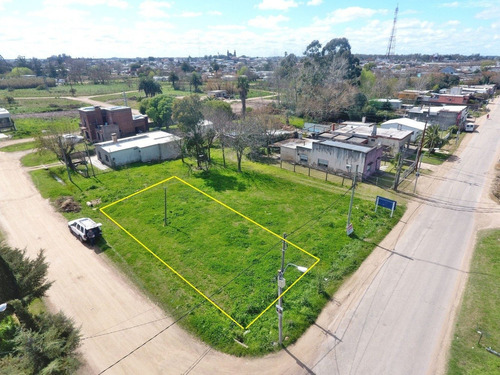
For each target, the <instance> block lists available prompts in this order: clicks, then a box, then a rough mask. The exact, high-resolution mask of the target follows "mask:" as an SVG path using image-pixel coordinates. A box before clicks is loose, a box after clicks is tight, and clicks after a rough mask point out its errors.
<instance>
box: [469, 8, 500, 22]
mask: <svg viewBox="0 0 500 375" xmlns="http://www.w3.org/2000/svg"><path fill="white" fill-rule="evenodd" d="M475 17H476V18H478V19H481V20H491V19H495V18H500V8H499V7H491V8H489V9H485V10H483V11H482V12H479V13H477V14H476V16H475Z"/></svg>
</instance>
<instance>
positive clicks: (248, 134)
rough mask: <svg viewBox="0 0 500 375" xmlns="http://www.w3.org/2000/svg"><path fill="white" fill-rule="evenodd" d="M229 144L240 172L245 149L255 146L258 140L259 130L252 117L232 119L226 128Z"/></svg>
mask: <svg viewBox="0 0 500 375" xmlns="http://www.w3.org/2000/svg"><path fill="white" fill-rule="evenodd" d="M228 134H229V136H228V139H229V145H230V146H231V148H232V149H233V150H234V152H236V159H237V162H238V172H241V160H242V159H243V155H244V153H245V150H246V149H247V148H248V147H250V146H254V147H255V146H256V142H258V140H259V135H261V134H259V131H258V128H257V127H256V126H255V121H254V119H253V118H251V117H249V118H247V119H242V120H239V121H233V122H232V123H231V125H230V126H229V129H228Z"/></svg>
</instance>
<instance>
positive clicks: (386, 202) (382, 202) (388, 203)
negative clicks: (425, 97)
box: [375, 195, 397, 217]
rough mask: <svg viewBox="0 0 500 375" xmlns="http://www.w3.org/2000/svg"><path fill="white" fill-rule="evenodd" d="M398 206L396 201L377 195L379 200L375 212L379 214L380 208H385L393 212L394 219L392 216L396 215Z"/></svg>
mask: <svg viewBox="0 0 500 375" xmlns="http://www.w3.org/2000/svg"><path fill="white" fill-rule="evenodd" d="M396 205H397V202H396V201H393V200H392V199H389V198H384V197H381V196H380V195H377V199H376V200H375V212H377V208H378V206H380V207H385V208H388V209H390V210H391V217H392V215H393V214H394V210H395V209H396Z"/></svg>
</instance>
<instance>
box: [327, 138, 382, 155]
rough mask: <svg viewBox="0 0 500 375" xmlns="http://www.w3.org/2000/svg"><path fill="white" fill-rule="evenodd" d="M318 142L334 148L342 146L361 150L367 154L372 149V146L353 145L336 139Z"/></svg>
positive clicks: (345, 148)
mask: <svg viewBox="0 0 500 375" xmlns="http://www.w3.org/2000/svg"><path fill="white" fill-rule="evenodd" d="M319 144H322V145H326V146H331V147H335V148H343V149H344V150H352V151H358V152H362V153H363V154H367V153H368V152H370V151H371V150H372V149H374V147H368V146H360V145H353V144H350V143H344V142H337V141H323V142H319Z"/></svg>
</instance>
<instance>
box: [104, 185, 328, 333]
mask: <svg viewBox="0 0 500 375" xmlns="http://www.w3.org/2000/svg"><path fill="white" fill-rule="evenodd" d="M172 179H175V180H177V181H179V182H182V183H183V184H184V185H186V186H189V187H190V188H192V189H194V190H196V191H197V192H199V193H201V194H203V195H204V196H206V197H207V198H210V199H211V200H213V201H214V202H217V203H218V204H220V205H221V206H223V207H225V208H227V209H228V210H230V211H232V212H234V213H235V214H237V215H239V216H241V217H242V218H244V219H245V220H248V221H249V222H251V223H252V224H255V225H257V226H258V227H259V228H261V229H264V230H265V231H266V232H268V233H270V234H272V235H273V236H275V237H277V238H279V239H280V240H282V241H285V242H286V243H287V244H289V245H291V246H293V247H295V248H296V249H299V250H300V251H302V252H303V253H305V254H307V255H309V256H310V257H311V258H313V259H314V260H315V262H314V263H313V265H312V266H311V267H309V268H308V269H307V271H306V272H304V273H303V274H302V275H300V276H299V278H298V279H297V280H295V281H294V282H293V283H292V284H291V285H290V286H289V287H288V288H286V289H285V291H283V292H282V293H281V294H280V295H279V296H278V297H276V299H275V300H274V301H272V302H271V303H270V304H269V306H267V307H266V308H265V309H264V310H263V311H262V312H261V313H260V314H259V315H258V316H257V317H256V318H254V319H253V320H252V321H251V322H250V323H249V324H248V325H247V326H246V327H244V326H242V325H241V324H240V323H238V322H237V321H236V320H235V319H234V318H233V317H232V316H231V315H229V314H228V313H227V312H225V311H224V309H222V308H221V307H220V306H219V305H217V304H216V303H215V302H214V301H212V300H211V299H210V298H209V297H208V296H206V295H205V294H204V293H203V292H202V291H200V290H199V289H198V288H196V287H195V286H194V285H193V284H192V283H191V282H189V280H187V279H186V278H185V277H184V276H182V275H181V274H180V273H179V272H177V271H176V270H175V269H174V268H173V267H171V266H170V265H169V264H168V263H167V262H165V261H164V260H163V259H161V258H160V257H159V256H158V255H156V254H155V253H154V252H153V251H152V250H151V249H149V248H148V247H147V246H146V245H144V244H143V243H142V242H141V241H140V240H138V239H137V238H136V237H134V235H133V234H132V233H130V232H129V231H127V230H126V229H125V228H124V227H123V226H122V225H120V223H118V222H117V221H116V220H115V219H113V218H112V217H111V216H110V215H108V214H107V213H106V212H104V210H105V209H106V208H108V207H111V206H114V205H115V204H117V203H120V202H123V201H124V200H127V199H129V198H132V197H133V196H135V195H138V194H140V193H143V192H145V191H147V190H149V189H152V188H154V187H156V186H158V185H161V184H163V183H165V182H168V181H170V180H172ZM99 211H101V213H102V214H103V215H105V216H106V217H107V218H108V219H109V220H111V221H112V222H113V223H115V224H116V225H117V226H118V228H120V229H121V230H123V231H124V232H125V233H127V234H128V235H129V236H130V237H131V238H133V239H134V240H135V241H136V242H137V243H138V244H139V245H141V246H142V247H143V248H144V249H146V250H147V251H148V252H149V253H151V254H152V255H153V256H154V257H155V258H156V259H158V260H159V261H160V262H161V263H163V264H164V265H165V266H166V267H167V268H168V269H169V270H170V271H172V272H173V273H174V274H176V275H177V276H179V277H180V278H181V280H183V281H184V282H185V283H186V284H188V285H189V286H190V287H191V288H193V289H194V290H195V291H196V292H197V293H198V294H199V295H201V296H202V297H203V298H205V299H206V300H207V301H208V302H210V303H211V304H212V305H213V306H215V307H216V308H217V309H218V310H219V311H220V312H221V313H222V314H224V315H225V316H226V317H227V318H229V319H230V320H231V321H232V322H233V323H235V324H236V325H237V326H238V327H240V328H241V329H247V328H249V327H250V326H251V325H252V324H254V323H255V322H256V321H257V320H258V319H259V318H260V317H261V316H262V315H264V313H265V312H266V311H267V310H269V309H270V308H271V307H272V306H273V305H274V304H275V303H276V302H277V301H278V300H279V299H280V298H281V297H283V296H284V295H285V294H286V293H287V292H288V291H289V290H290V289H291V288H292V287H293V286H294V285H295V284H297V283H298V282H299V280H300V279H302V278H303V277H304V276H305V275H306V274H307V273H308V272H309V271H310V270H312V269H313V267H314V266H316V264H318V262H319V261H320V258H318V257H317V256H314V255H312V254H311V253H309V252H307V251H306V250H304V249H302V248H301V247H299V246H297V245H295V244H293V243H292V242H290V241H288V240H286V239H283V237H281V236H280V235H279V234H276V233H274V232H273V231H271V230H270V229H268V228H266V227H264V226H263V225H261V224H259V223H257V222H256V221H254V220H252V219H250V218H249V217H247V216H245V215H243V214H242V213H240V212H238V211H236V210H235V209H233V208H231V207H229V206H228V205H227V204H225V203H222V202H221V201H219V200H218V199H216V198H214V197H212V196H211V195H209V194H207V193H205V192H204V191H202V190H200V189H198V188H197V187H195V186H193V185H191V184H190V183H188V182H186V181H184V180H183V179H181V178H179V177H177V176H172V177H169V178H166V179H164V180H162V181H160V182H157V183H156V184H153V185H151V186H148V187H146V188H144V189H141V190H139V191H137V192H135V193H133V194H130V195H128V196H126V197H125V198H121V199H119V200H117V201H115V202H113V203H110V204H108V205H106V206H104V207H102V208H100V209H99Z"/></svg>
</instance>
